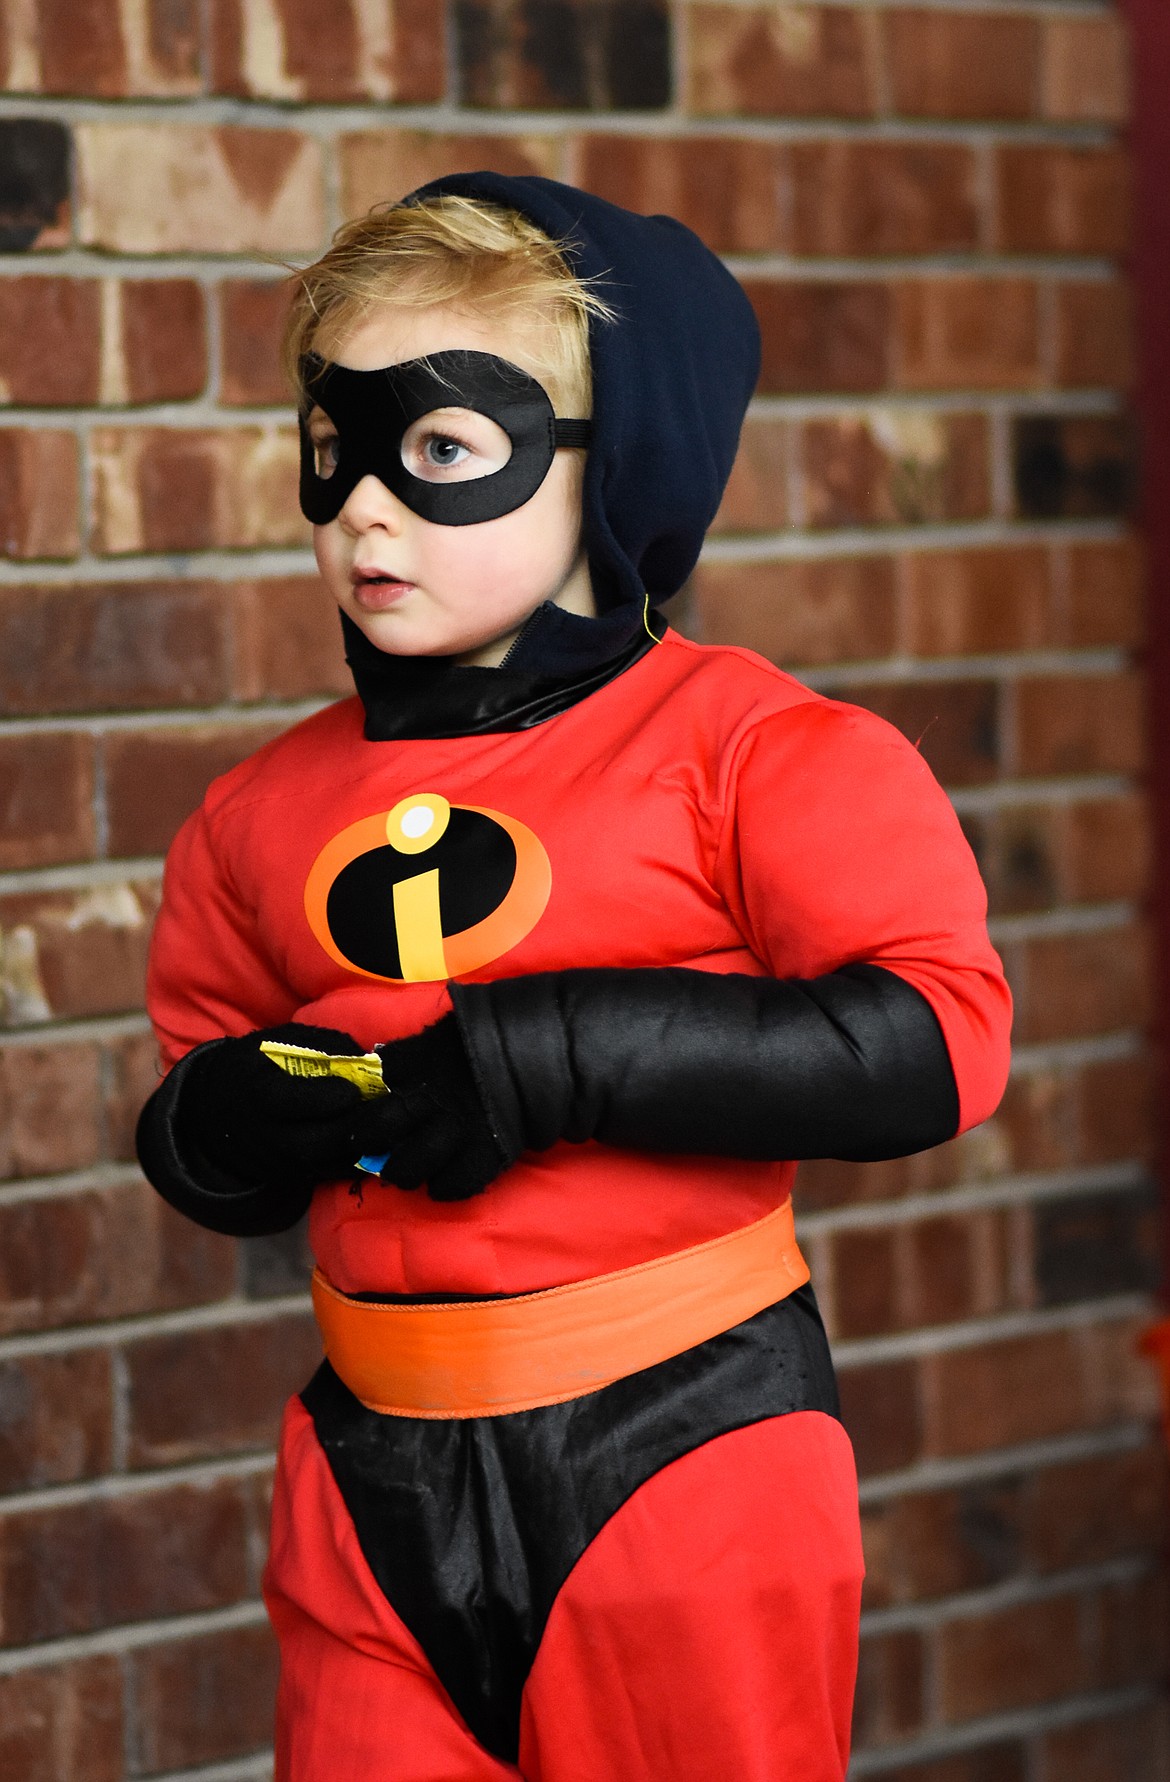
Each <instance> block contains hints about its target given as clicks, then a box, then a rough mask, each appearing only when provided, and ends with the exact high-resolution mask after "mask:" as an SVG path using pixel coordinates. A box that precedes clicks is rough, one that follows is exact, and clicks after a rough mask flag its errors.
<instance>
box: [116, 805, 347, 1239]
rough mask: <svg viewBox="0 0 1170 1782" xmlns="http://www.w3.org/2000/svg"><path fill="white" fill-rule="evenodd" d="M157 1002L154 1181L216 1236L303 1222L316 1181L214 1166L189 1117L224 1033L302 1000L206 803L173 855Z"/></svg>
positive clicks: (144, 1138)
mask: <svg viewBox="0 0 1170 1782" xmlns="http://www.w3.org/2000/svg"><path fill="white" fill-rule="evenodd" d="M146 1001H147V1008H148V1010H149V1012H150V1017H151V1020H152V1022H153V1024H154V1029H155V1033H156V1034H157V1036H158V1041H159V1049H160V1053H161V1056H162V1062H163V1065H164V1067H170V1068H169V1073H168V1075H167V1076H166V1077H164V1079H163V1081H162V1082H161V1083H160V1085H159V1087H158V1088H157V1089H156V1090H155V1092H154V1094H153V1095H152V1096H151V1097H150V1099H149V1101H148V1102H147V1103H146V1106H145V1107H144V1108H143V1110H142V1114H141V1116H140V1118H139V1122H138V1133H137V1144H138V1157H139V1161H140V1163H141V1165H142V1168H143V1171H144V1173H145V1175H146V1176H147V1178H148V1180H149V1181H150V1182H151V1183H152V1185H153V1186H154V1187H155V1188H156V1189H157V1190H158V1192H159V1193H160V1194H161V1195H162V1197H163V1199H164V1200H166V1201H169V1202H170V1204H171V1205H172V1206H173V1207H176V1208H177V1209H178V1210H179V1212H181V1213H185V1214H186V1215H187V1217H188V1218H190V1219H194V1220H195V1222H196V1223H197V1224H199V1225H204V1226H207V1227H209V1228H210V1229H211V1230H212V1231H222V1232H227V1233H228V1234H229V1235H230V1236H233V1237H253V1236H257V1235H260V1234H261V1233H266V1232H273V1231H284V1230H287V1229H288V1228H289V1227H290V1226H292V1225H295V1224H296V1222H297V1220H298V1219H299V1218H300V1217H301V1216H302V1214H303V1213H304V1212H305V1210H306V1208H307V1207H308V1204H309V1201H310V1199H311V1198H312V1186H311V1184H310V1185H305V1184H295V1185H294V1184H290V1183H289V1182H287V1181H282V1182H280V1183H266V1184H265V1183H256V1182H248V1181H243V1180H240V1179H238V1178H236V1177H235V1176H234V1175H231V1174H229V1173H227V1172H225V1171H224V1170H223V1169H222V1168H219V1167H217V1166H216V1165H215V1164H213V1163H212V1161H211V1160H210V1158H208V1157H207V1156H206V1155H204V1153H203V1152H202V1150H201V1149H200V1145H199V1139H198V1133H197V1132H196V1131H194V1130H193V1124H194V1123H193V1122H192V1121H190V1120H188V1119H187V1118H186V1115H187V1112H188V1106H189V1103H190V1101H191V1100H193V1099H194V1098H193V1097H190V1096H189V1095H188V1093H187V1091H188V1090H189V1087H190V1082H191V1079H192V1077H193V1075H194V1073H195V1072H196V1071H197V1070H198V1069H199V1064H200V1060H201V1059H202V1058H203V1057H204V1056H206V1054H207V1052H208V1051H209V1050H210V1048H211V1047H212V1046H213V1045H217V1044H221V1043H222V1042H223V1040H224V1038H225V1036H233V1035H242V1034H245V1033H250V1032H252V1031H253V1030H255V1029H257V1028H263V1027H270V1026H276V1025H278V1024H280V1023H282V1022H286V1021H288V1020H290V1019H291V1017H292V1015H293V1013H294V1009H295V1002H294V998H293V996H292V993H291V992H290V991H289V989H288V987H287V986H286V985H285V983H284V982H283V980H282V978H281V977H280V974H279V972H278V971H277V968H276V966H275V964H274V963H273V961H272V960H271V959H270V958H269V957H268V956H267V955H266V954H265V952H264V951H263V949H262V948H261V946H260V945H259V942H258V939H257V937H256V934H255V929H254V925H253V923H252V922H251V920H250V918H249V914H248V911H247V908H246V906H245V904H244V902H243V900H242V898H241V897H240V896H239V894H238V893H237V891H236V889H235V887H234V885H233V884H232V882H231V879H230V877H229V875H228V873H227V871H226V869H225V868H224V867H223V865H222V863H221V861H220V859H219V857H218V855H217V852H216V849H215V846H214V842H213V838H212V834H211V823H210V820H209V817H208V815H207V812H206V810H205V809H204V810H199V811H197V812H196V813H195V815H194V816H192V817H190V818H189V819H188V820H187V822H186V823H185V824H184V825H183V827H182V829H181V830H180V831H179V834H178V836H177V837H176V838H175V841H174V843H173V845H172V847H171V851H170V853H169V854H168V856H167V863H166V870H165V873H164V875H163V897H162V905H161V908H160V910H159V914H158V919H157V921H156V923H155V928H154V935H153V937H152V940H151V950H150V964H149V967H148V970H147V980H146Z"/></svg>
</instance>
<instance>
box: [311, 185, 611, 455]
mask: <svg viewBox="0 0 1170 1782" xmlns="http://www.w3.org/2000/svg"><path fill="white" fill-rule="evenodd" d="M566 245H567V244H565V243H563V242H556V241H553V240H551V239H550V237H549V236H547V235H546V234H545V233H544V231H543V230H541V229H538V228H537V227H536V224H535V223H532V222H530V221H529V220H528V218H527V217H525V216H522V215H521V214H520V212H519V211H515V210H510V209H508V208H506V207H505V206H503V205H498V204H490V203H488V202H486V201H485V200H483V199H480V198H463V197H457V196H455V195H454V194H444V195H442V196H438V197H434V198H427V199H423V200H421V201H420V202H419V203H417V204H404V203H391V204H379V205H375V206H374V208H373V209H372V210H370V211H368V212H367V213H366V215H365V216H364V217H357V218H355V219H354V221H352V222H349V223H344V224H343V225H342V226H341V228H340V229H338V231H337V233H336V234H335V235H334V237H333V244H332V246H331V247H330V248H329V249H328V251H327V252H326V253H325V254H323V255H322V256H321V258H320V259H319V260H316V261H314V263H313V264H312V265H311V266H307V267H305V268H304V269H303V270H302V271H300V272H296V273H294V274H293V281H294V286H295V288H294V295H293V300H292V306H291V310H290V313H289V318H288V322H287V324H286V326H285V333H284V342H283V349H282V362H283V365H284V370H285V375H286V376H287V378H288V379H289V382H290V384H291V385H292V388H293V390H294V391H295V393H296V397H297V401H298V403H299V404H301V405H302V406H304V407H308V406H311V404H312V396H311V394H310V393H309V391H308V390H307V389H306V388H305V382H304V378H303V375H302V368H301V361H302V359H303V358H304V356H305V355H306V354H308V353H312V352H316V353H319V354H320V355H321V357H323V358H328V357H329V356H330V352H329V349H330V347H332V348H336V346H337V345H338V343H339V342H340V340H341V339H342V338H343V336H344V335H346V334H347V333H349V332H350V330H351V329H353V328H354V327H356V326H357V325H358V324H359V323H361V322H362V321H364V320H365V319H366V318H367V317H368V316H369V315H370V314H371V312H372V311H374V310H376V309H379V308H381V307H383V306H388V307H390V308H401V309H429V308H431V307H433V306H436V305H439V304H452V305H455V306H456V307H463V308H467V309H469V310H472V311H474V312H476V313H477V314H481V315H489V316H497V315H498V316H501V317H506V318H507V319H508V320H518V321H520V322H522V323H526V324H530V328H529V332H528V333H527V334H526V337H525V343H524V344H525V351H526V356H527V358H528V359H529V360H530V361H531V362H532V364H533V367H534V369H535V370H536V371H537V373H538V375H539V376H540V378H541V381H542V382H543V383H544V385H545V387H546V388H547V390H548V393H549V396H550V397H551V399H552V402H553V406H554V408H555V409H556V410H557V412H558V413H559V414H564V415H572V416H576V417H579V418H582V419H583V418H585V417H587V416H588V415H589V413H590V410H591V407H592V377H591V373H590V362H589V324H590V321H591V319H596V320H598V321H612V320H613V319H614V312H613V310H612V309H611V308H610V306H609V305H608V304H607V303H606V302H605V300H604V298H602V297H600V296H599V295H598V293H597V291H596V290H595V289H593V288H592V286H591V284H590V283H588V282H587V281H585V280H582V279H580V278H578V277H577V275H576V274H575V273H574V272H573V271H571V269H570V267H569V264H568V262H567V260H566V258H565V255H564V251H563V250H564V247H565V246H566Z"/></svg>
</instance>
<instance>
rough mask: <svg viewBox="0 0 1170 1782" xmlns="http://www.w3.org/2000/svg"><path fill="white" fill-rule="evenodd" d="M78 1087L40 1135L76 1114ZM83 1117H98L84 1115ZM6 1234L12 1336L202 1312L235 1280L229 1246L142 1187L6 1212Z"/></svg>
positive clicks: (2, 1265) (33, 1169) (18, 1205)
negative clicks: (196, 1308)
mask: <svg viewBox="0 0 1170 1782" xmlns="http://www.w3.org/2000/svg"><path fill="white" fill-rule="evenodd" d="M68 1050H69V1049H67V1048H62V1051H63V1052H64V1053H65V1055H66V1058H68ZM10 1056H11V1055H10V1054H8V1053H6V1054H5V1058H6V1060H8V1059H10ZM70 1062H73V1061H72V1060H70ZM62 1074H64V1073H62ZM11 1076H12V1070H11V1066H10V1064H9V1065H8V1068H7V1069H6V1077H7V1078H9V1079H11ZM43 1080H44V1073H43V1072H42V1073H41V1083H42V1084H43ZM71 1083H72V1079H70V1081H69V1082H67V1083H66V1084H65V1085H64V1087H63V1088H62V1090H61V1091H60V1092H59V1093H58V1094H57V1095H56V1097H55V1098H54V1099H53V1101H52V1102H51V1104H49V1106H47V1107H46V1108H45V1109H43V1111H42V1119H41V1122H40V1126H41V1127H42V1128H43V1127H44V1126H46V1125H47V1124H48V1118H47V1115H48V1113H49V1112H52V1113H53V1114H54V1117H55V1118H56V1119H60V1118H61V1117H62V1114H69V1115H71V1114H73V1112H74V1107H75V1105H76V1102H75V1098H79V1091H78V1090H77V1089H75V1088H71V1087H70V1084H71ZM82 1087H83V1089H84V1087H85V1085H84V1083H83V1085H82ZM46 1101H47V1097H46ZM82 1115H83V1118H84V1117H86V1116H88V1117H89V1118H90V1119H92V1114H90V1113H89V1110H87V1109H84V1108H83V1110H82ZM90 1131H91V1132H92V1128H91V1129H90ZM84 1136H86V1137H88V1136H90V1133H86V1134H84ZM42 1142H43V1141H42ZM91 1148H94V1149H96V1146H94V1147H91ZM80 1150H81V1144H80V1142H79V1141H78V1140H72V1141H70V1143H69V1145H68V1146H66V1145H65V1144H64V1143H62V1145H61V1146H59V1147H57V1148H56V1149H55V1150H54V1153H53V1155H52V1156H51V1157H50V1158H48V1159H47V1160H43V1159H42V1158H41V1157H39V1156H37V1155H35V1154H34V1155H33V1157H32V1158H31V1159H30V1160H29V1164H28V1165H26V1166H25V1171H26V1173H27V1174H29V1175H34V1174H38V1173H42V1171H41V1170H39V1169H38V1165H39V1164H41V1163H42V1162H43V1161H47V1162H48V1166H49V1169H50V1170H51V1171H52V1172H56V1171H57V1170H60V1169H70V1168H76V1167H78V1164H77V1163H76V1162H74V1161H73V1157H75V1156H76V1154H77V1152H78V1151H80ZM71 1154H72V1155H71ZM86 1161H88V1159H86ZM0 1236H2V1237H3V1253H2V1254H0V1333H3V1334H5V1335H8V1334H10V1333H14V1332H17V1331H30V1330H46V1329H52V1328H56V1327H58V1326H62V1325H72V1324H85V1323H89V1322H97V1321H104V1320H106V1319H110V1318H126V1317H134V1316H139V1315H142V1314H145V1313H149V1312H163V1311H173V1310H177V1309H178V1308H180V1307H183V1306H192V1305H200V1304H202V1303H203V1302H204V1301H208V1300H211V1301H214V1300H218V1299H222V1298H223V1297H224V1295H225V1294H228V1293H230V1292H231V1291H232V1287H233V1285H234V1280H235V1256H234V1251H233V1246H232V1243H231V1241H230V1239H227V1238H223V1237H220V1236H218V1235H217V1234H216V1233H215V1232H210V1231H202V1230H199V1231H196V1230H193V1229H191V1228H190V1226H189V1225H188V1224H187V1223H185V1222H184V1221H183V1220H182V1219H181V1218H180V1215H179V1214H178V1213H175V1212H172V1211H171V1209H170V1208H169V1207H168V1206H166V1205H164V1204H163V1203H161V1202H160V1201H159V1199H158V1196H157V1195H156V1194H155V1193H154V1191H153V1190H152V1189H150V1188H147V1187H146V1185H145V1184H144V1183H138V1182H130V1183H127V1184H126V1185H125V1186H123V1187H117V1188H102V1189H97V1188H95V1189H90V1190H82V1191H79V1192H77V1193H75V1194H62V1195H46V1196H45V1197H44V1198H42V1199H33V1200H18V1201H15V1202H13V1203H12V1204H10V1205H0Z"/></svg>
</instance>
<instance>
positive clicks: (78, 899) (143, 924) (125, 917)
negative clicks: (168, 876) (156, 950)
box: [0, 879, 158, 1027]
mask: <svg viewBox="0 0 1170 1782" xmlns="http://www.w3.org/2000/svg"><path fill="white" fill-rule="evenodd" d="M157 904H158V886H157V884H156V883H153V882H152V883H145V884H144V883H142V882H132V881H129V880H124V879H123V880H118V881H115V882H112V883H111V882H102V883H101V884H98V885H94V886H91V887H90V888H89V889H87V890H82V891H28V892H17V893H14V894H13V895H11V896H7V897H3V898H0V933H2V934H3V935H4V948H5V953H4V958H3V960H2V961H0V981H2V982H3V987H4V991H5V998H6V1000H5V1008H4V1021H5V1025H7V1026H10V1027H20V1026H24V1025H26V1024H29V1023H35V1022H37V1021H44V1020H48V1019H49V1018H50V1017H52V1018H55V1019H57V1020H72V1019H76V1018H77V1017H78V1016H83V1015H109V1014H115V1013H118V1012H120V1011H122V1010H129V1009H136V1008H141V1006H142V993H143V979H144V973H145V969H146V948H147V943H148V940H149V937H150V924H151V920H152V918H153V915H154V911H155V909H156V907H157Z"/></svg>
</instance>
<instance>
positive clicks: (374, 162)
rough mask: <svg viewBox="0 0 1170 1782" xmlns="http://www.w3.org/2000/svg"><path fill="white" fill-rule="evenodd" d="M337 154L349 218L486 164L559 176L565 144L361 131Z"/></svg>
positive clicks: (533, 138) (544, 139) (548, 139)
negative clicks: (444, 177) (431, 182)
mask: <svg viewBox="0 0 1170 1782" xmlns="http://www.w3.org/2000/svg"><path fill="white" fill-rule="evenodd" d="M338 157H339V162H340V169H341V204H342V210H343V211H344V213H345V215H346V216H347V217H351V216H352V217H356V216H361V215H362V213H363V212H364V211H367V210H369V209H370V207H371V206H372V205H374V204H385V203H386V202H387V200H388V199H393V198H402V197H405V195H406V193H407V192H413V191H414V189H415V187H416V186H423V185H426V183H427V181H428V180H432V179H437V178H438V177H439V176H440V174H444V173H475V172H479V171H481V170H482V169H485V168H486V169H489V170H490V171H491V172H493V173H513V174H517V173H518V174H532V173H536V174H543V175H544V176H545V177H546V178H549V179H556V178H558V177H560V175H561V159H562V144H561V142H560V140H559V139H558V138H557V137H556V136H551V135H550V136H541V135H536V134H531V135H529V134H525V135H522V136H479V135H476V134H474V133H472V132H470V131H468V132H466V133H462V132H460V133H456V132H453V131H443V130H360V131H354V132H353V133H352V134H350V135H346V136H343V137H342V138H341V141H340V143H339V145H338ZM580 183H582V184H589V181H587V180H584V181H581V182H580ZM617 202H621V200H618V201H617ZM635 208H636V207H635Z"/></svg>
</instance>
